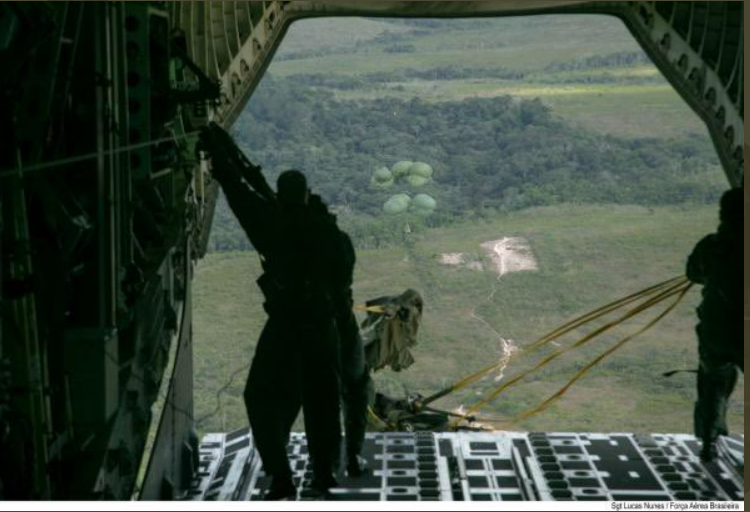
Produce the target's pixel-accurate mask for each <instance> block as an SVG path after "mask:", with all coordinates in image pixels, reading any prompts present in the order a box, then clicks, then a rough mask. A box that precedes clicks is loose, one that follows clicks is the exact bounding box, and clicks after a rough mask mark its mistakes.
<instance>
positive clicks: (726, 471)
mask: <svg viewBox="0 0 750 512" xmlns="http://www.w3.org/2000/svg"><path fill="white" fill-rule="evenodd" d="M699 449H700V446H699V443H698V442H697V441H696V440H695V438H694V437H692V436H688V435H659V434H654V435H648V436H637V435H633V434H592V433H572V434H571V433H566V434H563V433H549V434H545V433H531V434H526V433H504V432H503V433H500V432H498V433H432V432H417V433H386V434H381V433H378V434H368V436H367V443H366V447H365V450H364V453H363V455H365V456H366V458H367V459H368V461H369V464H370V466H369V467H370V472H369V473H368V474H367V475H366V476H364V477H362V478H359V479H348V478H344V479H342V480H341V482H340V484H341V485H340V487H338V488H336V489H334V490H333V491H332V499H333V500H341V501H440V500H442V501H446V500H447V501H527V500H544V501H551V500H565V501H570V500H574V501H611V500H615V501H657V500H659V501H663V500H670V501H673V500H687V501H695V500H706V501H725V500H729V501H744V499H745V491H744V436H736V437H732V438H725V439H723V440H722V442H721V446H720V457H719V459H718V460H717V461H716V462H713V463H709V464H703V463H702V462H701V461H700V459H699V458H698V451H699ZM289 457H290V461H291V463H292V468H293V470H294V472H295V483H296V484H297V486H298V488H299V489H300V491H299V498H300V499H302V500H304V499H305V498H307V497H308V495H307V492H306V491H305V485H304V484H305V483H306V481H308V480H309V478H310V476H311V474H310V473H309V471H308V467H307V465H308V457H307V446H306V442H305V436H304V434H297V433H295V434H293V436H292V440H291V443H290V447H289ZM267 485H268V478H267V477H266V476H265V474H264V473H263V470H262V467H261V464H260V460H259V457H257V456H256V453H255V450H254V449H253V446H252V437H251V434H250V432H249V430H248V429H243V430H239V431H236V432H232V433H229V434H209V435H207V436H206V437H205V438H204V441H203V443H202V444H201V449H200V470H199V473H198V475H197V477H196V479H195V481H194V485H193V489H192V490H191V492H190V493H189V495H188V496H187V497H186V499H188V500H240V501H243V500H248V501H256V500H261V499H263V494H264V492H265V490H266V488H267Z"/></svg>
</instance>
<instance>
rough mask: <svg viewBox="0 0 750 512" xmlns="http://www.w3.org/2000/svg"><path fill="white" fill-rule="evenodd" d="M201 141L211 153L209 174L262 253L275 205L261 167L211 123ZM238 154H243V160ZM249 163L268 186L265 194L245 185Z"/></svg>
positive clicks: (270, 229) (254, 245) (266, 245)
mask: <svg viewBox="0 0 750 512" xmlns="http://www.w3.org/2000/svg"><path fill="white" fill-rule="evenodd" d="M201 143H202V150H203V151H205V152H206V153H208V155H209V156H210V159H211V174H212V175H213V177H214V178H215V179H216V181H218V182H219V185H220V186H221V189H222V190H223V191H224V195H225V196H226V198H227V202H228V203H229V208H230V209H231V210H232V213H234V215H235V217H237V220H238V221H239V223H240V225H241V226H242V229H243V230H244V231H245V234H246V235H247V237H248V239H249V240H250V243H252V244H253V247H255V249H256V250H257V251H258V252H260V253H261V254H263V255H265V254H266V253H267V251H268V248H269V238H270V236H271V234H272V232H273V226H272V222H273V219H274V218H275V212H276V209H277V206H276V198H275V195H274V194H273V192H272V191H271V189H270V187H269V186H268V184H267V183H266V182H265V179H263V178H262V175H261V174H260V168H259V167H257V166H253V165H252V164H250V162H249V160H247V158H245V157H244V155H242V152H241V151H240V150H239V148H237V146H236V145H235V144H234V142H233V141H232V140H231V138H229V136H228V135H227V133H226V132H225V131H224V130H222V129H221V128H219V127H218V126H217V125H215V124H213V123H211V125H209V127H208V128H206V129H204V131H203V132H202V133H201ZM238 155H242V158H243V159H244V162H246V163H244V162H243V161H242V160H241V159H239V157H238ZM248 165H249V166H253V168H254V169H255V174H257V175H259V176H261V180H262V182H263V184H264V185H265V188H267V191H266V193H265V194H264V195H261V194H260V193H259V192H257V191H255V190H253V189H251V188H250V187H249V186H248V183H247V182H246V178H245V174H247V173H248V172H251V171H248Z"/></svg>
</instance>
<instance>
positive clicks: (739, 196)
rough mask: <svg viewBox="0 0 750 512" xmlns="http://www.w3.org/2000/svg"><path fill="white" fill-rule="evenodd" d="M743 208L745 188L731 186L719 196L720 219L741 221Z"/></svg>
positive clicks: (723, 220)
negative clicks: (731, 187)
mask: <svg viewBox="0 0 750 512" xmlns="http://www.w3.org/2000/svg"><path fill="white" fill-rule="evenodd" d="M744 209H745V188H744V187H739V188H733V189H731V190H728V191H727V192H725V193H724V195H723V196H722V197H721V213H720V216H721V221H722V222H742V221H743V215H744Z"/></svg>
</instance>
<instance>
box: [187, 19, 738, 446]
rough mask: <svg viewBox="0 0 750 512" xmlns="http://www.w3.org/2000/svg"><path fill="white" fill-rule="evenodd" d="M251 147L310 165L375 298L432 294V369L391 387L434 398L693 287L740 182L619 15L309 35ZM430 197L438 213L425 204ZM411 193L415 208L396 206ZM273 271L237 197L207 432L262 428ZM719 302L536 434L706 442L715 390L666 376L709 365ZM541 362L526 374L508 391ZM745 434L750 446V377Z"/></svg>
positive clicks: (199, 395)
mask: <svg viewBox="0 0 750 512" xmlns="http://www.w3.org/2000/svg"><path fill="white" fill-rule="evenodd" d="M233 135H234V136H235V138H236V140H238V142H239V143H240V145H241V147H242V148H243V149H244V150H245V152H246V153H247V155H248V157H249V158H250V159H251V160H253V161H254V162H256V163H258V164H260V165H262V166H263V167H264V170H265V172H266V173H267V176H268V177H269V180H271V181H273V180H274V179H275V176H276V175H277V174H278V173H279V172H280V171H282V170H284V169H287V168H290V167H295V168H299V169H302V170H305V171H306V172H307V173H308V176H309V178H310V181H311V183H312V186H313V189H314V190H315V191H316V192H317V193H319V194H321V196H322V197H323V198H324V199H325V200H326V201H327V202H328V203H329V204H330V205H331V207H332V209H333V210H334V211H335V212H336V213H337V215H338V218H339V223H340V225H341V226H342V228H343V229H345V230H346V231H347V232H349V233H350V235H351V236H352V239H353V240H354V242H355V245H356V247H357V251H358V252H357V256H358V263H357V268H356V276H355V277H356V279H355V299H356V302H357V303H363V302H364V301H366V300H367V299H370V298H374V297H377V296H381V295H389V294H397V293H400V292H402V291H403V290H405V289H406V288H409V287H411V288H414V289H416V290H419V291H420V292H421V293H422V294H423V296H424V297H425V303H426V310H425V315H424V319H423V323H422V328H421V331H420V339H419V345H418V347H417V349H416V350H415V351H414V355H415V359H416V361H417V362H416V363H415V365H414V366H413V367H412V368H410V369H409V370H407V371H405V372H402V373H393V372H390V371H383V372H380V373H379V374H377V376H376V382H377V387H378V389H379V390H381V391H383V392H385V393H387V394H389V395H391V396H403V395H404V394H405V393H407V392H419V393H422V394H430V393H432V392H434V391H437V390H439V389H441V388H442V387H444V386H445V385H446V384H449V383H451V382H453V381H455V380H458V379H460V378H461V377H463V376H465V375H466V374H467V373H470V372H471V371H473V370H475V369H477V368H479V367H481V366H483V365H486V364H487V363H488V362H489V361H492V360H494V359H498V358H501V357H502V356H503V347H504V346H507V344H508V343H509V342H510V343H511V344H512V345H513V346H515V347H519V348H521V351H519V352H517V354H521V353H522V348H523V346H524V345H525V344H527V343H529V342H532V341H534V340H535V339H537V338H538V337H539V336H541V335H543V334H544V333H546V332H547V331H549V330H551V329H553V328H554V327H556V326H558V325H559V324H561V323H563V322H565V321H566V320H568V319H571V318H573V317H575V316H578V315H580V314H582V313H585V312H587V311H589V310H592V309H594V308H596V307H598V306H600V305H603V304H605V303H607V302H610V301H613V300H615V299H618V298H620V297H623V296H625V295H627V294H629V293H631V292H635V291H638V290H640V289H642V288H645V287H647V286H649V285H652V284H655V283H656V282H659V281H663V280H665V279H668V278H671V277H675V276H677V275H680V274H682V273H683V272H684V264H685V260H686V258H687V255H688V254H689V252H690V250H691V249H692V246H693V245H694V244H695V243H696V242H697V240H699V239H700V238H701V237H702V236H703V235H705V234H706V233H709V232H711V231H713V230H714V229H715V228H716V221H717V208H716V204H717V201H718V198H719V196H720V194H721V193H722V190H723V189H724V188H725V187H726V186H727V184H726V180H725V178H724V177H723V174H722V171H721V168H720V166H719V164H718V160H717V158H716V155H715V152H714V150H713V147H712V145H711V142H710V140H709V138H708V135H707V133H706V131H705V128H704V127H703V126H702V124H701V122H700V121H699V120H698V119H697V117H696V116H695V115H694V114H693V113H692V112H691V111H690V110H689V108H688V107H687V106H686V105H685V104H684V102H683V101H682V100H681V99H680V98H679V97H678V96H677V94H676V93H675V92H674V91H673V90H672V89H671V87H670V86H669V84H668V83H666V81H665V80H664V79H663V78H661V76H660V75H659V73H658V71H657V70H656V69H655V68H654V67H653V66H652V65H651V64H650V63H649V61H648V59H647V58H646V57H645V55H643V54H642V52H641V51H640V49H639V48H638V46H637V45H636V43H635V42H634V41H633V39H632V37H631V36H630V35H629V33H628V32H627V30H626V29H625V27H624V26H623V25H622V24H621V23H620V22H619V21H617V20H614V19H610V18H604V17H591V16H585V17H581V16H574V17H564V16H546V17H538V18H529V19H496V20H490V19H483V20H452V21H448V20H376V19H346V20H327V19H323V20H311V21H305V22H298V23H296V24H295V25H293V27H292V28H291V29H290V31H289V34H288V36H287V38H286V39H285V41H284V42H283V43H282V46H281V48H280V49H279V51H278V53H277V55H276V58H275V61H274V62H273V63H272V65H271V66H270V68H269V70H268V73H267V74H266V77H265V78H264V79H263V81H262V82H261V84H260V86H259V88H258V90H257V91H256V93H255V94H254V96H253V97H252V98H251V100H250V103H249V105H248V107H247V109H246V111H245V113H244V115H243V116H242V117H241V118H240V119H239V120H238V122H237V123H236V125H235V128H234V132H233ZM403 161H409V162H411V161H418V162H425V163H427V164H428V165H429V167H430V172H429V173H427V174H425V176H428V177H427V178H425V179H416V180H414V179H411V177H409V179H407V178H406V177H404V176H401V177H399V175H398V173H393V172H392V171H393V170H395V164H397V163H398V162H403ZM382 168H385V171H378V169H382ZM377 172H381V174H382V175H383V176H385V178H384V179H383V180H382V181H378V178H377V176H378V175H377ZM418 195H423V196H428V197H429V198H431V199H432V200H433V202H434V205H433V206H434V207H433V208H430V209H428V210H425V209H419V208H416V207H415V206H414V205H415V204H416V198H417V196H418ZM395 196H407V197H408V201H407V203H405V204H410V205H411V206H409V207H406V206H405V207H404V209H403V210H393V209H389V208H386V207H385V205H386V203H388V201H389V200H391V199H393V198H394V197H395ZM502 239H514V240H521V241H523V242H524V244H525V249H524V250H523V251H522V253H523V254H522V256H523V257H526V258H527V259H528V260H529V261H533V266H532V267H533V268H532V267H530V268H528V269H526V270H520V271H517V272H512V271H508V272H505V273H502V274H500V273H499V272H498V267H497V262H496V261H495V260H494V258H493V254H492V253H491V251H488V250H487V247H486V245H483V244H486V243H487V242H493V241H498V240H502ZM259 275H260V264H259V262H258V258H257V255H256V254H255V253H254V252H253V250H252V247H251V246H250V245H249V243H248V242H247V240H246V239H245V236H244V234H243V233H242V232H241V230H240V228H239V226H238V225H237V223H236V221H235V220H234V219H233V217H232V214H231V212H230V211H229V209H228V207H227V205H226V204H225V202H223V201H221V202H220V203H219V206H218V208H217V212H216V217H215V221H214V226H213V229H212V236H211V241H210V253H209V254H208V255H207V256H206V257H205V258H204V259H203V260H202V261H201V262H200V263H199V264H198V266H197V268H196V279H195V312H194V314H195V318H194V329H195V340H196V341H195V348H194V352H195V353H194V358H195V407H196V417H197V418H198V420H199V427H200V429H201V430H202V431H203V432H210V431H228V430H232V429H235V428H239V427H242V426H244V425H246V423H247V419H246V416H245V412H244V404H243V403H242V392H243V389H244V384H245V379H246V376H247V370H248V366H249V363H250V361H251V360H252V354H253V349H254V346H255V342H256V340H257V337H258V335H259V333H260V330H261V328H262V326H263V323H264V321H265V313H264V312H263V310H262V307H261V304H262V297H261V294H260V291H259V290H258V288H257V286H256V284H255V279H257V277H258V276H259ZM699 300H700V292H699V289H697V288H696V289H694V290H692V291H691V292H690V294H689V296H688V297H687V299H686V300H685V302H684V303H683V304H681V305H680V306H679V308H678V309H677V310H676V311H675V312H674V313H673V314H672V315H670V316H669V317H667V318H666V319H665V320H664V321H663V322H661V323H660V324H658V325H657V326H656V327H655V328H653V329H652V330H650V331H649V332H648V333H647V334H645V335H644V336H642V337H639V338H636V339H635V340H633V341H632V342H630V343H629V344H628V345H626V346H625V347H624V348H623V349H622V350H621V351H619V352H617V353H616V354H615V355H614V356H612V357H611V358H609V359H607V360H606V361H605V362H603V363H602V364H600V365H598V366H597V367H596V368H595V369H594V370H592V371H591V372H590V373H589V374H588V375H587V376H586V378H585V379H583V380H582V381H581V382H579V383H578V384H577V385H576V386H575V387H573V388H572V390H571V391H570V392H569V393H568V394H567V395H566V396H565V397H564V398H563V399H562V400H561V401H559V402H558V403H557V404H556V405H554V406H553V407H552V408H550V409H549V410H548V411H546V412H544V413H543V414H540V415H538V416H536V417H534V418H532V419H530V420H528V421H525V422H522V423H520V424H519V425H517V426H515V428H519V429H528V430H558V431H559V430H594V431H635V432H674V431H680V432H689V431H691V429H692V409H693V400H694V396H695V391H694V375H692V374H678V375H676V376H674V377H672V378H664V377H662V374H663V373H664V372H667V371H670V370H675V369H693V368H695V367H696V366H697V350H696V348H697V347H696V346H697V340H696V338H695V334H694V324H695V322H696V318H695V312H694V309H695V307H696V306H697V304H698V302H699ZM661 307H664V306H661ZM658 311H659V310H658V308H657V309H655V310H653V311H649V312H647V313H645V314H644V315H643V317H638V319H636V320H634V321H633V322H631V323H629V324H627V325H624V326H623V327H622V329H621V330H618V331H616V332H614V331H613V332H612V333H611V334H609V335H607V336H604V337H602V338H601V339H600V340H599V341H597V342H595V343H593V342H592V343H591V344H590V346H588V347H587V348H584V349H581V350H580V351H575V352H573V353H571V354H569V355H567V356H565V357H564V358H562V359H561V360H558V361H556V362H555V363H554V364H552V365H550V366H548V367H546V368H545V369H544V370H543V371H540V372H539V373H538V374H535V375H534V376H532V377H530V378H528V379H527V380H524V381H523V382H522V383H521V384H519V385H517V386H515V387H514V388H512V390H509V391H508V393H506V394H504V395H503V396H502V397H500V398H499V399H498V400H497V401H496V402H494V403H493V404H491V406H490V407H488V409H487V410H486V411H484V412H483V414H486V415H487V416H491V417H495V418H497V417H500V418H509V417H512V416H513V415H515V414H516V413H518V412H520V411H523V410H525V409H527V408H528V407H530V406H532V405H535V404H537V403H539V402H541V401H542V400H543V399H545V398H547V397H548V396H549V395H551V394H552V393H553V392H554V391H556V390H557V389H558V388H559V387H560V386H562V385H563V384H564V383H565V382H567V380H569V379H570V378H571V377H572V376H573V375H574V374H575V372H576V371H578V370H580V369H581V368H582V366H583V365H584V364H585V363H587V362H588V361H590V360H591V359H593V358H594V357H596V355H598V354H600V353H601V352H602V351H604V350H606V348H607V347H609V346H611V344H612V343H613V342H615V341H616V340H617V339H619V338H620V337H622V336H625V335H626V334H628V333H630V332H632V331H634V330H636V329H637V328H638V327H640V326H642V325H644V324H645V322H647V321H648V320H649V319H650V318H652V317H653V316H654V315H656V314H657V312H658ZM585 332H586V331H585V330H580V331H579V332H578V333H577V334H579V336H580V335H582V334H583V333H585ZM574 339H575V336H574V335H572V336H571V337H570V338H566V340H569V341H573V340H574ZM530 362H531V361H527V360H525V359H523V358H521V357H518V358H513V359H512V360H511V362H510V364H509V366H508V368H507V369H506V371H505V376H506V378H507V377H509V376H511V375H514V374H516V373H517V372H520V371H522V370H523V369H525V368H527V367H528V366H529V364H530ZM496 385H497V384H496V383H495V381H494V379H493V378H489V379H487V380H486V381H483V382H480V383H478V384H477V385H475V386H474V387H472V388H471V389H469V390H466V391H464V392H462V393H459V394H456V395H451V396H450V397H449V398H446V399H445V400H444V401H442V402H440V403H438V404H436V405H438V406H441V407H443V408H445V409H450V410H453V409H455V408H458V407H460V406H470V405H472V404H473V403H474V402H475V401H476V400H478V399H479V395H480V394H482V393H483V392H485V391H487V390H489V389H491V388H493V387H494V386H496ZM730 425H731V427H732V429H734V430H736V431H738V432H744V383H743V381H741V382H740V384H739V385H738V388H737V391H736V393H735V397H734V400H733V404H732V407H731V410H730Z"/></svg>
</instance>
